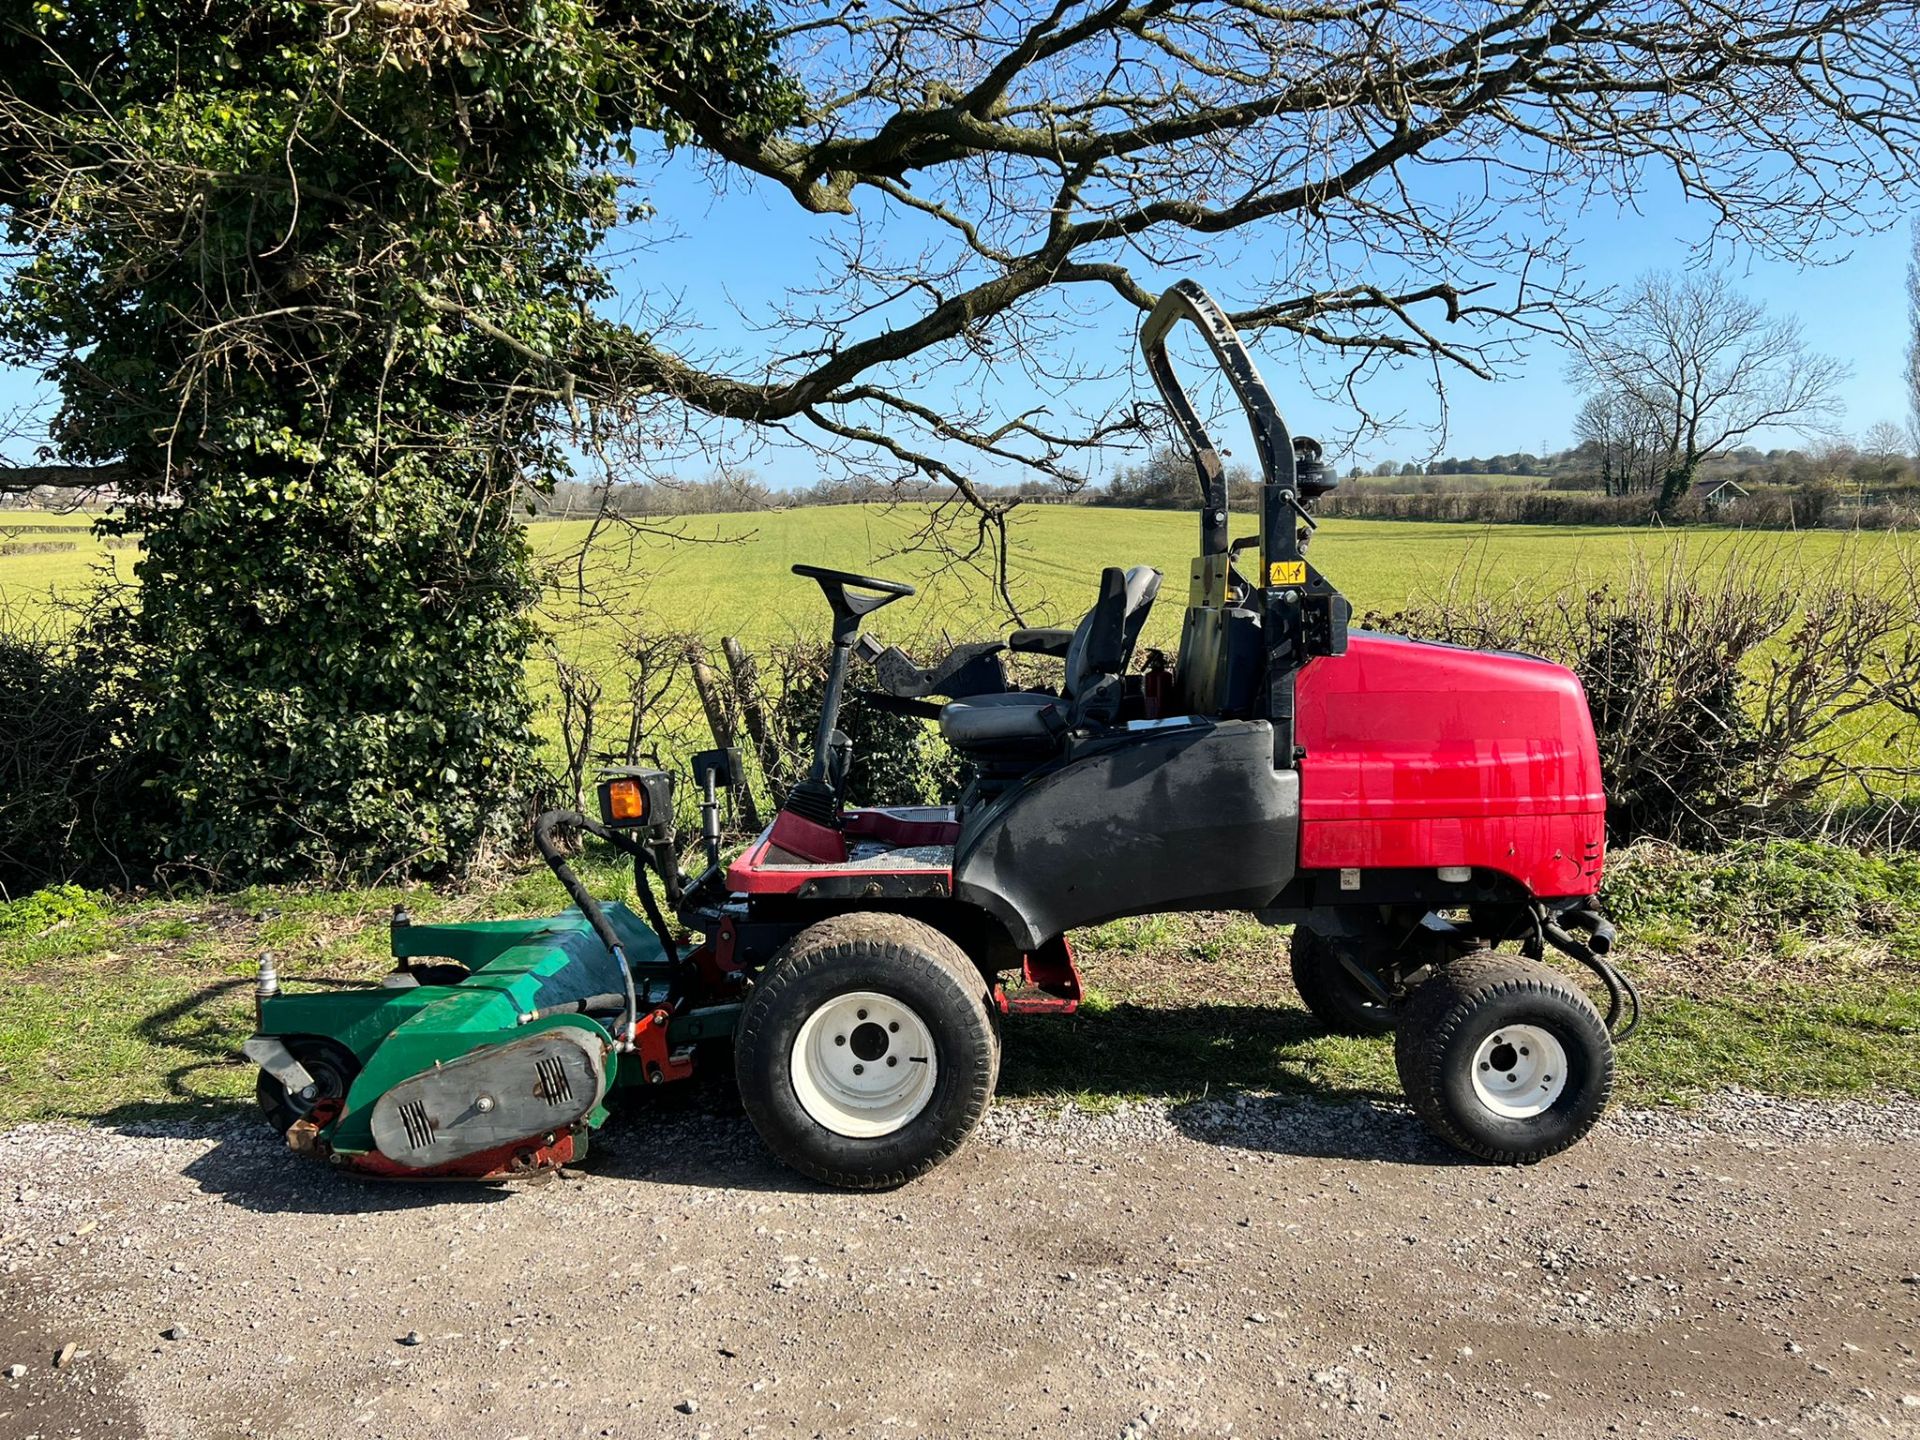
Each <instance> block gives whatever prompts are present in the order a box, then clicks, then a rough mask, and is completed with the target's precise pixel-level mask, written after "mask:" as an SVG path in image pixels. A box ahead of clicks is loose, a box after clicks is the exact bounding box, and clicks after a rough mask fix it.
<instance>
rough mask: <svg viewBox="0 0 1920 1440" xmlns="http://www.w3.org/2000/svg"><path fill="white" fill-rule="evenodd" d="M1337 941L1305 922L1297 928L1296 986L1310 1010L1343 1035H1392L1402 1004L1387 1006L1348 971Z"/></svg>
mask: <svg viewBox="0 0 1920 1440" xmlns="http://www.w3.org/2000/svg"><path fill="white" fill-rule="evenodd" d="M1352 943H1353V942H1351V941H1346V940H1342V941H1333V940H1329V939H1327V938H1326V936H1324V935H1321V934H1319V933H1318V932H1317V931H1314V930H1309V929H1308V928H1307V927H1306V926H1305V925H1296V926H1294V927H1293V947H1292V962H1293V988H1294V989H1296V990H1298V991H1299V992H1300V999H1301V1000H1302V1001H1303V1002H1305V1004H1306V1007H1307V1009H1309V1010H1311V1011H1312V1012H1313V1014H1314V1016H1315V1017H1316V1018H1317V1019H1318V1020H1319V1021H1320V1023H1321V1024H1323V1025H1325V1026H1326V1027H1327V1028H1328V1029H1329V1030H1333V1031H1336V1032H1338V1033H1339V1034H1342V1035H1391V1034H1392V1033H1393V1031H1394V1027H1395V1026H1396V1025H1397V1024H1398V1023H1399V1007H1398V1006H1393V1005H1383V1004H1381V1003H1380V1002H1379V1001H1378V1000H1376V999H1375V998H1374V997H1373V996H1372V995H1370V994H1368V993H1367V991H1366V988H1365V987H1364V986H1363V985H1361V983H1360V982H1359V981H1358V980H1356V979H1354V978H1353V976H1351V975H1349V974H1348V973H1347V968H1346V966H1344V965H1342V964H1341V963H1340V957H1339V955H1338V954H1337V953H1336V951H1335V948H1334V947H1335V946H1336V945H1347V946H1350V945H1352Z"/></svg>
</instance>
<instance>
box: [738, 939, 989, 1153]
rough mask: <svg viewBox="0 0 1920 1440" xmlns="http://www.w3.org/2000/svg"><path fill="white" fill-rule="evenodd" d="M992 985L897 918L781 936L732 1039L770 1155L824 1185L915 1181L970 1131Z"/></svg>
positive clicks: (985, 1067) (984, 1071)
mask: <svg viewBox="0 0 1920 1440" xmlns="http://www.w3.org/2000/svg"><path fill="white" fill-rule="evenodd" d="M997 1019H998V1016H997V1012H996V1011H995V1009H994V1005H993V996H992V991H991V989H990V987H989V986H988V984H987V981H986V979H985V977H984V976H982V975H981V973H980V971H979V969H978V968H977V967H976V966H975V965H974V963H973V962H972V961H971V960H969V959H968V958H967V956H966V954H965V953H964V952H963V951H962V950H961V949H960V947H959V946H958V945H956V944H954V942H953V941H952V940H950V939H949V938H947V937H946V936H945V935H943V934H941V933H940V932H939V931H938V930H935V929H934V928H933V927H932V926H930V925H925V924H922V923H921V922H920V921H918V920H910V919H908V918H907V917H905V916H903V915H893V914H886V913H881V912H864V913H854V914H847V915H836V916H833V917H832V918H830V919H827V920H822V921H820V922H819V923H818V924H816V925H811V926H809V927H808V928H807V929H805V930H803V931H801V932H800V933H799V934H798V935H796V936H795V937H794V938H793V939H792V940H790V941H788V942H787V944H786V946H785V947H784V948H783V949H782V950H781V952H780V954H779V955H778V956H776V957H775V958H774V961H773V963H772V964H771V965H769V966H768V967H767V968H766V970H765V971H764V972H763V973H762V975H761V976H760V978H759V980H758V982H757V983H756V984H755V986H754V988H753V993H752V994H751V995H750V996H749V997H748V999H747V1003H746V1006H745V1008H744V1009H743V1010H742V1011H741V1015H740V1022H739V1026H738V1028H737V1029H736V1031H735V1032H734V1075H735V1077H736V1079H737V1080H738V1082H739V1086H740V1101H741V1104H742V1105H743V1106H744V1107H745V1109H746V1112H747V1116H748V1118H749V1119H751V1120H752V1121H753V1126H754V1129H755V1130H757V1131H759V1133H760V1138H761V1139H762V1140H763V1141H765V1142H766V1145H767V1148H768V1149H769V1150H771V1151H773V1153H774V1154H775V1155H777V1156H779V1157H780V1159H782V1160H784V1161H785V1162H786V1163H787V1164H789V1165H791V1166H792V1167H793V1168H794V1169H796V1170H798V1171H800V1172H801V1173H802V1174H805V1175H809V1176H812V1177H813V1178H814V1179H816V1180H821V1181H824V1182H826V1183H827V1184H829V1185H839V1186H844V1187H846V1188H848V1189H855V1190H885V1189H891V1188H892V1187H894V1186H896V1185H904V1184H905V1183H906V1182H907V1181H909V1180H911V1179H913V1178H914V1177H915V1176H917V1175H923V1174H925V1173H926V1172H927V1171H928V1170H931V1169H932V1168H933V1167H934V1166H935V1165H938V1164H939V1163H940V1162H941V1161H942V1160H945V1159H946V1158H947V1157H948V1156H949V1155H951V1154H953V1152H954V1151H955V1150H957V1149H959V1148H960V1146H961V1144H962V1143H963V1142H964V1141H965V1140H966V1138H967V1137H968V1136H969V1135H971V1134H972V1133H973V1130H974V1127H975V1126H977V1125H978V1124H979V1123H980V1117H981V1116H982V1115H983V1114H985V1113H986V1109H987V1104H988V1102H989V1101H990V1100H991V1099H992V1097H993V1088H994V1085H995V1083H996V1082H997V1081H998V1079H999V1074H1000V1036H999V1030H998V1025H997Z"/></svg>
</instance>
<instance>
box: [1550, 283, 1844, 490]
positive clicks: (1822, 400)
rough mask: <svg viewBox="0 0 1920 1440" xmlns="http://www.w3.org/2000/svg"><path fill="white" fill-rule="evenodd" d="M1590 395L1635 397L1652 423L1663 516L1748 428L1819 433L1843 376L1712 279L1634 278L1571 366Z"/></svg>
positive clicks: (1791, 327)
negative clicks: (1710, 462)
mask: <svg viewBox="0 0 1920 1440" xmlns="http://www.w3.org/2000/svg"><path fill="white" fill-rule="evenodd" d="M1575 369H1576V372H1577V373H1578V374H1579V375H1580V376H1581V377H1582V378H1583V379H1584V380H1585V382H1586V386H1587V388H1588V389H1590V390H1595V391H1602V392H1612V393H1615V394H1625V395H1631V396H1634V397H1636V399H1637V401H1638V402H1639V403H1640V404H1643V405H1644V406H1645V407H1646V411H1647V414H1648V415H1649V416H1650V417H1651V418H1652V422H1653V424H1654V426H1655V436H1656V441H1657V445H1658V460H1659V464H1660V466H1661V468H1662V470H1663V474H1662V476H1661V483H1660V509H1661V510H1662V511H1663V512H1665V511H1668V510H1671V509H1672V507H1673V505H1674V504H1675V502H1676V501H1678V500H1679V499H1680V497H1681V496H1682V495H1684V494H1685V493H1686V491H1687V488H1688V487H1689V486H1690V485H1692V483H1693V479H1694V476H1695V474H1696V473H1697V472H1698V470H1699V468H1700V464H1701V462H1702V461H1703V460H1705V459H1707V458H1708V457H1709V456H1711V455H1715V454H1718V453H1719V452H1721V451H1723V450H1726V449H1730V448H1732V447H1733V446H1735V445H1737V444H1739V443H1740V442H1741V441H1742V440H1743V439H1745V438H1746V437H1747V436H1749V435H1751V434H1752V433H1753V432H1754V431H1756V430H1763V429H1770V428H1778V429H1788V430H1795V431H1799V432H1801V433H1815V434H1817V433H1819V432H1820V431H1821V430H1822V429H1823V428H1824V427H1826V426H1828V425H1830V423H1831V422H1832V421H1833V420H1834V419H1835V418H1836V417H1837V416H1838V414H1839V412H1840V408H1841V407H1840V402H1839V399H1838V396H1837V394H1836V390H1837V387H1838V385H1839V382H1840V381H1841V380H1842V379H1844V378H1845V376H1846V374H1847V369H1846V367H1845V366H1844V365H1843V364H1841V363H1840V362H1839V361H1837V360H1833V359H1830V358H1828V357H1826V356H1823V355H1818V354H1815V353H1814V352H1813V351H1812V350H1810V349H1809V348H1808V347H1807V344H1806V340H1805V339H1804V337H1803V336H1802V335H1801V332H1800V322H1799V321H1798V320H1795V319H1792V318H1790V317H1774V316H1770V315H1768V313H1767V309H1766V307H1765V306H1764V305H1762V304H1760V303H1759V302H1758V301H1754V300H1749V299H1747V298H1746V297H1744V296H1742V295H1739V294H1737V293H1735V292H1734V291H1733V289H1732V288H1731V287H1729V286H1728V284H1727V282H1726V281H1725V280H1724V279H1723V278H1722V277H1721V276H1720V275H1718V274H1700V275H1691V276H1687V277H1684V278H1676V277H1674V276H1672V275H1668V274H1663V273H1654V274H1649V275H1644V276H1642V277H1641V278H1640V279H1639V280H1638V281H1637V282H1635V284H1634V286H1633V288H1632V289H1631V290H1630V291H1629V292H1628V293H1627V294H1626V296H1625V297H1623V299H1622V302H1621V304H1620V308H1619V312H1618V315H1617V317H1616V318H1615V319H1614V320H1613V321H1612V323H1610V324H1608V325H1607V326H1606V327H1605V328H1604V329H1601V330H1597V331H1595V332H1594V333H1592V334H1591V335H1590V336H1589V337H1588V339H1587V340H1586V342H1585V343H1584V344H1583V345H1582V347H1581V349H1580V351H1579V353H1578V358H1577V359H1576V361H1575Z"/></svg>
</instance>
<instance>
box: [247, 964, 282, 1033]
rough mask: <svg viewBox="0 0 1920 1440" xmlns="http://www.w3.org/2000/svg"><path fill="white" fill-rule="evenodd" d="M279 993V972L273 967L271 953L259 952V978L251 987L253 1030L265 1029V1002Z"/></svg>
mask: <svg viewBox="0 0 1920 1440" xmlns="http://www.w3.org/2000/svg"><path fill="white" fill-rule="evenodd" d="M279 993H280V972H279V970H277V969H276V968H275V967H274V963H273V952H272V951H271V950H262V951H261V952H260V978H259V979H258V980H256V981H254V985H253V1023H254V1026H255V1028H257V1029H262V1030H264V1029H265V1028H266V1002H267V1001H269V1000H271V999H273V997H274V996H276V995H278V994H279Z"/></svg>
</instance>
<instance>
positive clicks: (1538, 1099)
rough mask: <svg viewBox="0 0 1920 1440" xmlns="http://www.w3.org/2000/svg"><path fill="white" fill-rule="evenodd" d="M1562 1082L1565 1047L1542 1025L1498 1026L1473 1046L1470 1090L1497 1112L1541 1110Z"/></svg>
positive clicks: (1523, 1114)
mask: <svg viewBox="0 0 1920 1440" xmlns="http://www.w3.org/2000/svg"><path fill="white" fill-rule="evenodd" d="M1566 1088H1567V1051H1566V1047H1565V1046H1564V1045H1562V1044H1561V1043H1560V1042H1559V1040H1557V1039H1556V1038H1555V1037H1554V1036H1553V1035H1552V1033H1551V1032H1549V1031H1547V1030H1546V1029H1544V1028H1542V1027H1541V1026H1538V1025H1506V1026H1502V1027H1501V1028H1500V1029H1498V1030H1495V1031H1494V1032H1493V1033H1491V1034H1490V1035H1488V1036H1486V1037H1485V1038H1484V1039H1482V1040H1481V1042H1480V1044H1479V1046H1478V1047H1477V1048H1476V1049H1475V1051H1474V1055H1473V1093H1474V1094H1475V1095H1476V1096H1477V1097H1478V1098H1479V1100H1480V1103H1481V1104H1482V1105H1485V1106H1486V1107H1487V1108H1488V1109H1489V1110H1491V1111H1493V1112H1494V1113H1495V1114H1496V1115H1504V1116H1506V1117H1507V1118H1509V1119H1513V1120H1525V1119H1530V1118H1531V1117H1533V1116H1535V1115H1540V1114H1543V1113H1545V1112H1546V1111H1547V1110H1550V1109H1551V1108H1552V1107H1553V1103H1554V1101H1556V1100H1558V1099H1559V1098H1560V1096H1561V1094H1562V1093H1564V1092H1565V1090H1566Z"/></svg>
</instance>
